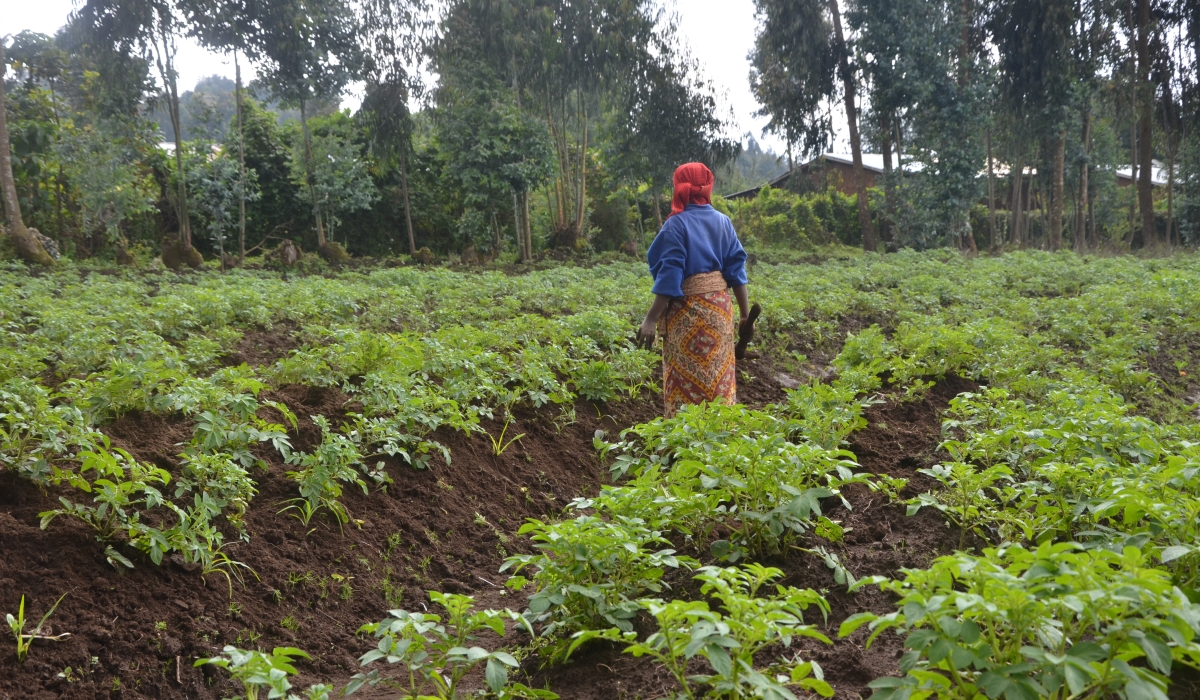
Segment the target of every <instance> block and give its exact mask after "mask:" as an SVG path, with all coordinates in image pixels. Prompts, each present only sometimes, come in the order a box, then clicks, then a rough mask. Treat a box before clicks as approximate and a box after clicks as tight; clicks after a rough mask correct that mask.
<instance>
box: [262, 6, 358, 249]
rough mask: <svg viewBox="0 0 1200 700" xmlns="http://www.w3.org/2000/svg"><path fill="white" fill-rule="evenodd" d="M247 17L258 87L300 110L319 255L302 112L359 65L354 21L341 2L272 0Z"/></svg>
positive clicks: (336, 90)
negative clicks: (250, 20) (252, 30)
mask: <svg viewBox="0 0 1200 700" xmlns="http://www.w3.org/2000/svg"><path fill="white" fill-rule="evenodd" d="M253 12H254V17H253V19H252V22H253V26H254V27H255V28H256V29H255V31H254V33H253V34H252V36H251V41H250V43H249V47H250V53H251V55H252V56H254V57H255V60H256V62H257V63H258V65H259V68H260V77H259V80H258V82H259V85H260V86H261V87H262V88H264V89H265V90H266V91H267V92H269V93H270V94H271V95H272V96H273V97H274V98H276V99H277V100H279V101H280V102H281V103H283V104H288V105H295V106H298V107H299V108H300V128H301V131H302V132H303V139H304V141H303V150H302V152H301V153H300V154H299V162H300V165H301V167H302V168H303V171H304V174H305V181H304V187H305V188H307V190H308V193H309V200H310V204H311V205H312V210H313V218H314V220H315V222H316V228H317V245H318V249H320V250H322V251H323V252H324V249H325V244H326V237H325V221H324V212H323V211H322V208H321V202H322V197H321V194H320V193H319V192H318V191H317V183H316V167H317V165H316V161H315V160H314V157H315V153H314V151H313V143H312V134H311V133H310V130H309V125H308V111H307V110H308V106H309V105H311V104H312V103H313V102H314V101H317V100H327V99H333V98H336V97H337V96H339V95H341V92H342V90H343V89H344V88H345V86H346V84H347V83H348V82H349V81H350V80H351V79H352V78H354V77H355V75H356V71H357V70H358V68H359V67H361V66H362V62H363V57H362V48H361V45H360V43H359V36H358V34H357V31H356V29H355V27H356V18H355V16H354V12H353V11H352V8H351V7H350V5H349V4H348V3H347V2H345V0H278V1H272V2H264V3H261V4H256V5H255V6H254V8H253Z"/></svg>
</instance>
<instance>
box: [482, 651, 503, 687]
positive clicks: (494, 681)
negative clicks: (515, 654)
mask: <svg viewBox="0 0 1200 700" xmlns="http://www.w3.org/2000/svg"><path fill="white" fill-rule="evenodd" d="M484 678H485V679H486V680H487V684H488V687H489V688H491V689H492V692H493V693H499V692H500V691H501V690H504V686H505V685H507V684H508V669H507V668H505V665H504V664H503V663H501V662H500V660H499V659H496V658H494V657H493V658H490V659H488V661H487V669H486V670H485V671H484Z"/></svg>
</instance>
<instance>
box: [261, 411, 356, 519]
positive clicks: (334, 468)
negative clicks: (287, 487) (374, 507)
mask: <svg viewBox="0 0 1200 700" xmlns="http://www.w3.org/2000/svg"><path fill="white" fill-rule="evenodd" d="M312 421H313V424H314V425H316V426H317V428H319V429H320V430H321V444H320V445H319V446H318V447H317V449H316V450H315V451H314V452H312V453H306V452H293V453H292V454H291V455H289V456H288V458H287V462H288V464H290V465H292V466H294V467H296V469H295V470H293V471H289V472H288V473H287V476H288V478H289V479H291V480H292V481H295V482H296V483H297V484H298V485H299V487H300V498H296V499H293V500H291V501H288V503H289V505H288V506H287V507H285V508H284V509H283V510H281V511H280V512H281V513H283V512H286V511H295V512H294V513H293V515H295V516H296V517H297V518H299V519H300V522H302V523H304V526H305V527H308V524H309V522H310V521H311V520H312V517H313V516H314V515H315V514H316V513H317V512H318V511H320V510H322V509H325V510H328V511H329V512H330V513H331V514H333V516H334V517H335V518H336V519H337V521H338V525H339V526H341V525H345V524H346V523H348V522H350V511H348V510H346V506H345V505H343V504H342V503H341V502H340V501H339V500H338V499H339V498H341V495H342V485H341V483H339V482H346V483H351V484H356V485H358V486H359V487H360V488H361V489H362V490H363V494H366V493H367V484H366V482H365V481H363V480H362V478H361V477H360V475H359V472H358V470H356V469H355V467H356V466H358V465H360V464H361V463H362V455H361V454H359V452H358V448H357V447H356V446H355V445H354V442H353V441H352V440H350V439H349V438H347V437H346V436H344V435H341V434H340V433H337V432H334V431H333V430H332V429H331V428H330V425H329V421H328V420H326V419H325V417H324V416H313V417H312Z"/></svg>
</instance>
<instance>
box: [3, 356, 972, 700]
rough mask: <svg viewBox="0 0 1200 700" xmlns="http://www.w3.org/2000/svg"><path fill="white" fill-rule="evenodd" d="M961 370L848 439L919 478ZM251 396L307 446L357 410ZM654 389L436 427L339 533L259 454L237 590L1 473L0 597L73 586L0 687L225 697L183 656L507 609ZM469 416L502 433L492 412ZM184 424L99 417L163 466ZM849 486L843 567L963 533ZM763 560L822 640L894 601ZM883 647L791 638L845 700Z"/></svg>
mask: <svg viewBox="0 0 1200 700" xmlns="http://www.w3.org/2000/svg"><path fill="white" fill-rule="evenodd" d="M268 352H270V351H268ZM745 369H746V371H748V372H749V374H750V375H751V376H753V378H752V379H750V380H749V381H748V382H746V384H745V385H744V390H743V394H744V398H745V399H746V400H747V402H748V403H749V404H751V405H757V406H761V405H762V404H763V403H767V402H768V401H769V400H778V398H781V397H782V390H781V389H780V387H779V386H777V385H773V384H775V382H773V381H772V380H771V379H770V377H771V372H770V371H768V370H769V369H770V368H769V367H768V366H767V365H765V364H756V363H755V362H751V363H747V365H746V367H745ZM970 386H971V385H969V383H966V382H960V381H958V380H947V381H943V382H942V383H940V384H939V385H938V386H937V387H935V389H934V390H933V391H931V392H930V394H929V395H928V396H927V397H926V398H925V399H923V400H922V401H920V402H915V403H909V404H887V405H883V406H877V407H874V408H872V409H871V410H870V411H869V412H868V418H869V419H870V422H871V426H870V427H869V428H867V429H866V430H864V431H862V432H861V433H859V434H858V435H856V436H854V437H853V440H852V444H851V449H854V450H855V451H856V453H857V454H858V456H859V458H860V461H861V462H862V464H863V466H864V467H866V468H868V469H869V470H871V471H878V472H882V473H889V474H892V475H894V476H905V477H911V476H913V472H914V470H915V469H916V468H918V467H920V466H924V465H926V464H929V463H931V462H932V460H933V459H935V457H934V450H935V448H936V445H937V443H938V441H939V440H940V428H939V420H938V416H939V414H940V412H941V411H942V410H943V409H944V407H945V403H946V401H947V400H948V399H949V398H950V397H952V396H953V395H954V394H956V393H957V392H958V391H961V390H965V389H968V388H970ZM264 398H271V399H274V400H277V401H281V402H283V403H285V404H287V405H288V407H289V408H290V409H291V410H292V411H294V412H295V414H296V415H297V416H298V417H300V419H301V424H300V427H299V429H298V430H297V431H295V432H294V433H293V442H294V444H295V445H296V446H297V447H299V448H302V449H308V448H311V447H312V446H313V445H314V444H315V443H316V442H317V440H319V431H318V430H317V429H316V427H315V426H314V425H312V423H311V421H310V420H309V419H308V418H307V416H310V415H315V414H322V415H325V416H327V417H328V418H330V420H331V422H333V423H334V424H335V425H336V424H337V420H338V418H339V417H340V416H342V415H344V413H345V412H346V411H347V410H353V409H354V408H355V406H354V405H353V404H352V403H351V404H349V405H348V401H349V400H350V399H349V397H347V396H346V395H344V394H341V393H340V392H338V391H335V390H330V389H318V388H311V387H303V386H289V387H284V388H282V389H280V390H277V391H274V392H270V393H269V395H267V396H265V397H264ZM658 402H659V397H658V396H657V395H650V396H643V397H641V398H640V399H637V400H630V401H624V402H621V403H616V404H611V405H608V406H604V407H600V408H599V409H598V408H597V407H595V406H593V405H591V404H587V403H584V402H580V404H579V405H577V406H576V416H577V420H576V422H575V423H573V424H570V425H566V426H565V427H563V428H562V429H561V431H560V430H559V429H558V428H557V427H556V426H555V424H554V422H553V421H552V420H551V418H552V416H550V415H549V414H547V413H545V412H543V413H541V414H539V413H537V412H533V411H529V412H526V413H524V414H520V415H518V416H517V420H516V421H515V422H514V424H513V425H512V426H510V427H509V433H508V434H509V436H513V435H517V434H521V433H524V434H525V436H524V437H522V438H521V439H520V440H519V441H517V442H516V443H514V444H513V445H512V446H511V447H509V448H508V449H507V450H506V451H505V452H504V453H503V454H502V455H495V454H493V450H492V446H491V443H490V442H489V441H488V439H487V438H486V437H485V436H481V435H474V436H465V435H462V434H458V433H445V432H440V433H438V434H436V435H435V439H437V440H439V441H441V442H442V443H443V444H444V445H446V446H447V447H449V448H450V450H451V454H452V461H451V463H450V464H444V463H442V462H441V460H440V459H439V460H437V461H435V463H434V464H433V465H432V467H431V468H430V469H428V470H425V471H418V470H413V469H412V468H410V467H408V466H407V465H405V464H402V463H400V462H398V461H397V462H394V463H389V465H388V471H389V474H390V475H391V476H392V477H393V478H394V479H395V484H394V485H392V486H390V487H389V488H388V489H387V491H386V492H375V491H373V492H372V493H371V494H370V495H369V496H368V495H363V494H362V492H361V491H358V490H357V489H348V490H347V491H346V494H345V498H344V501H345V504H346V506H347V507H348V509H349V511H350V513H351V514H352V516H353V517H354V518H357V519H361V520H362V525H361V527H355V526H354V525H353V524H351V525H348V526H346V528H345V529H344V531H339V528H338V527H337V525H336V523H335V522H333V521H332V520H330V519H329V518H324V517H318V518H317V519H314V521H313V522H312V524H311V526H310V527H311V528H312V529H311V531H310V532H307V533H306V528H305V527H304V526H303V525H302V524H301V523H300V521H299V520H297V519H295V518H292V517H289V516H288V515H287V514H282V515H281V514H279V513H278V511H279V509H280V505H279V504H280V502H281V501H284V500H286V499H288V498H292V497H294V496H295V493H296V492H295V485H294V484H293V482H291V481H290V480H288V479H287V478H286V476H285V475H284V471H285V468H284V466H283V465H282V464H281V463H280V462H279V460H278V458H277V457H274V456H271V455H269V454H268V453H267V452H265V451H264V452H263V453H262V456H264V457H265V458H269V461H270V462H271V466H270V469H269V470H267V471H260V470H256V471H255V474H254V475H255V478H256V480H257V483H258V488H259V494H258V496H257V497H256V499H255V500H254V501H253V503H252V504H251V508H250V510H249V512H248V513H247V516H246V524H247V531H248V532H249V534H250V538H249V541H248V542H244V543H243V542H238V543H236V544H235V545H231V552H232V556H233V557H234V558H236V559H237V560H239V561H242V562H245V563H246V564H247V565H249V566H250V567H252V568H253V570H254V572H255V574H256V576H255V575H247V576H246V577H245V579H246V580H245V585H241V584H239V583H237V582H236V581H235V582H234V584H233V595H232V597H230V594H229V587H228V585H227V583H226V581H225V580H224V579H223V578H221V577H219V576H209V577H208V580H207V582H205V581H203V580H202V579H201V578H200V576H199V574H198V573H197V572H195V571H188V570H186V569H185V568H184V567H183V566H181V565H180V564H178V563H174V562H164V564H163V565H162V566H154V565H153V564H152V563H150V562H149V561H146V560H143V559H135V563H136V568H134V569H132V570H124V571H118V570H117V569H115V568H113V567H112V566H110V565H109V564H108V563H107V562H106V561H105V557H104V554H103V552H104V545H102V544H101V543H99V542H96V541H95V539H94V538H93V536H92V533H91V532H90V531H89V530H88V529H87V528H86V526H84V525H83V524H82V523H80V522H78V521H74V520H69V519H67V518H59V519H57V520H55V521H54V522H53V523H52V524H51V525H50V526H49V528H48V529H47V530H45V531H43V530H40V529H39V527H38V520H39V518H38V513H39V512H41V511H44V510H48V509H51V508H53V507H55V505H56V496H57V494H54V493H43V492H41V491H39V490H38V489H37V488H36V487H34V486H33V485H32V484H30V483H29V482H27V481H25V480H22V479H18V478H16V477H15V476H14V475H12V474H8V473H2V472H0V613H3V612H14V613H15V612H16V609H17V605H18V601H19V600H20V597H21V596H22V595H25V596H26V598H27V617H32V618H33V619H34V621H36V619H37V618H39V617H40V616H41V615H42V613H43V612H44V611H45V610H46V609H47V607H48V606H49V605H51V604H52V603H53V601H54V600H55V599H56V598H57V597H58V596H59V595H61V594H63V593H68V595H67V597H66V599H65V600H63V602H62V605H61V606H60V607H59V609H58V611H57V612H56V613H55V615H54V616H53V617H52V618H51V620H50V626H51V628H52V631H53V633H55V634H57V633H61V632H69V633H71V635H72V636H71V638H70V639H69V640H67V641H64V642H61V643H57V644H54V643H49V642H40V643H37V644H36V645H35V647H34V649H33V651H32V653H31V655H30V657H29V659H28V660H27V661H26V662H25V663H24V664H20V665H18V664H17V663H16V661H15V658H14V656H13V654H12V653H11V651H7V652H5V651H0V699H2V700H9V699H13V700H15V699H16V698H53V697H65V698H95V697H161V698H184V697H186V698H193V699H194V698H202V699H208V698H213V699H215V698H221V697H229V696H231V695H235V694H237V693H239V692H240V688H239V687H238V686H237V685H236V684H234V683H232V682H231V681H229V680H228V677H227V674H225V672H223V671H219V670H215V669H211V668H208V667H206V668H205V669H204V670H200V669H195V668H193V667H192V661H193V660H194V659H196V658H199V657H203V656H209V655H212V654H213V653H215V652H216V651H218V650H219V649H220V648H221V647H222V646H223V645H225V644H237V645H240V646H243V647H259V648H264V649H269V648H271V647H272V646H276V645H289V646H299V647H301V648H303V649H305V650H306V651H308V652H309V653H310V654H312V656H313V661H312V662H305V663H303V664H302V665H301V668H302V671H303V675H302V678H301V679H300V681H299V683H298V685H299V684H300V683H305V684H306V683H309V682H316V681H317V680H320V679H324V680H339V681H345V680H348V679H349V677H350V676H351V675H353V674H354V673H356V672H357V671H358V664H357V661H356V658H357V657H358V656H359V655H360V654H362V653H363V652H364V651H365V650H367V648H369V646H370V645H369V642H366V641H364V640H362V639H359V638H357V637H356V636H355V630H357V628H358V627H359V625H361V624H363V623H364V622H368V621H374V620H377V619H379V618H381V617H382V615H383V614H384V611H386V610H387V609H390V608H396V607H403V608H407V609H417V610H420V609H422V605H423V604H426V603H427V602H428V598H427V595H426V593H425V591H427V590H432V589H437V590H442V591H448V592H457V593H470V594H473V595H475V596H476V597H477V600H478V603H479V605H480V606H481V607H491V608H499V607H511V608H514V609H520V608H522V607H523V606H524V598H523V597H518V596H512V595H506V592H505V591H504V589H503V588H502V584H503V581H501V580H500V579H501V578H503V577H502V576H499V575H497V573H496V572H497V569H498V568H499V566H500V563H501V561H502V560H503V559H504V557H505V556H507V555H508V554H512V553H515V552H520V551H529V547H528V544H527V542H526V541H525V538H523V537H518V536H517V535H516V530H517V528H519V527H520V525H521V524H522V523H523V522H524V520H525V519H526V518H530V517H536V518H546V517H554V516H556V515H557V514H558V513H559V512H560V511H561V510H562V508H563V506H565V505H566V504H567V503H568V502H569V501H570V500H571V499H572V498H574V497H576V496H579V495H583V494H588V493H594V492H595V491H596V489H597V488H598V486H599V484H601V483H602V482H604V481H606V468H605V466H606V465H604V464H602V463H601V462H600V461H599V460H598V459H597V457H596V455H595V452H594V450H593V448H592V438H593V435H594V433H595V431H596V430H598V429H602V430H605V431H609V432H610V433H611V432H613V431H616V430H619V429H621V428H624V427H627V426H629V425H633V424H636V423H639V422H643V421H646V420H648V419H650V418H652V417H654V416H656V415H657V414H658V412H659V405H658ZM483 427H484V428H485V429H487V430H488V431H489V432H490V433H491V434H493V435H498V433H499V430H500V427H501V426H499V425H495V424H491V423H485V425H484V426H483ZM191 430H192V426H191V425H190V424H189V423H188V422H187V421H184V420H181V419H178V418H164V417H162V416H156V415H151V414H141V413H133V414H130V415H127V416H125V417H123V418H122V419H121V420H119V421H116V422H114V423H113V424H111V425H109V426H108V427H107V428H106V429H105V432H106V433H107V434H108V435H110V437H111V438H112V439H113V442H114V445H116V446H120V447H123V448H125V449H127V450H129V451H130V452H131V453H133V454H134V455H135V456H136V457H138V458H139V459H142V460H145V461H149V462H152V463H155V464H158V465H160V466H162V467H163V468H166V469H169V470H171V469H174V468H175V465H176V455H177V454H178V452H179V447H178V444H179V443H181V442H184V441H186V440H187V439H188V438H189V437H190V435H191ZM922 487H923V486H922V485H917V486H916V488H922ZM847 495H848V498H849V500H850V501H851V503H852V504H853V510H852V511H849V512H847V511H845V510H843V509H841V508H840V507H838V509H836V510H835V511H834V512H833V515H832V516H831V517H833V518H835V519H838V520H841V521H842V522H843V524H844V525H846V526H849V527H850V528H852V529H851V530H850V531H849V532H848V534H847V539H846V542H845V545H844V546H843V547H841V548H840V549H838V550H837V551H838V554H839V556H840V557H841V558H842V560H843V561H844V562H845V563H846V565H847V566H848V567H849V569H850V570H851V571H852V572H853V573H854V574H855V575H857V576H864V575H868V574H873V573H882V574H890V573H894V572H895V570H896V569H897V568H898V567H901V566H919V565H921V564H922V563H924V562H928V561H929V559H930V558H932V557H933V556H934V555H936V553H938V552H939V551H945V550H946V548H947V547H948V546H952V544H951V543H956V541H957V537H956V533H951V532H948V531H947V530H946V528H945V527H944V526H943V524H942V522H941V521H940V520H939V519H938V518H937V517H936V516H935V515H932V514H929V513H923V514H921V515H920V516H919V517H916V518H906V517H905V516H904V512H903V509H902V508H900V507H897V506H891V505H885V504H884V503H883V502H882V499H881V497H880V496H878V495H876V494H872V493H870V492H869V491H867V490H866V489H860V490H853V489H852V490H851V491H850V493H848V494H847ZM126 551H127V550H126ZM769 563H771V564H773V565H776V566H780V567H781V568H783V569H784V570H785V571H786V572H787V580H786V583H788V584H792V585H800V586H811V587H813V588H817V589H827V590H828V596H829V598H830V602H831V603H832V605H833V608H834V610H833V614H832V615H831V617H830V620H829V623H828V625H827V626H828V629H829V634H830V636H835V635H834V633H835V632H836V629H837V624H838V623H840V621H841V620H842V619H844V617H846V616H847V615H849V614H851V613H853V612H856V611H858V610H860V609H864V608H865V609H871V610H876V611H879V612H885V611H887V610H889V609H890V608H889V606H890V604H891V601H890V600H889V599H888V598H887V597H886V596H884V595H883V594H880V593H878V592H874V593H871V592H863V593H859V594H857V595H856V596H849V595H846V594H845V593H843V592H840V591H839V590H838V589H839V587H837V586H835V585H834V584H833V580H832V576H831V574H830V572H829V570H828V569H827V568H825V566H824V564H823V563H822V562H821V561H820V560H818V559H816V558H814V557H813V556H812V555H808V554H803V553H796V554H795V555H794V556H788V557H786V558H784V559H782V560H781V561H778V562H769ZM822 624H824V623H822ZM43 632H46V630H43ZM860 634H861V633H860ZM6 648H8V649H10V650H11V647H6ZM897 649H898V643H891V642H888V643H884V642H882V641H881V643H880V644H878V645H876V646H874V647H872V649H871V650H870V651H868V652H864V651H863V650H862V649H861V640H859V639H857V636H856V637H855V638H854V639H852V640H850V641H847V642H839V643H838V644H837V645H836V646H834V647H832V648H820V649H818V648H817V647H816V646H813V647H805V652H806V654H811V655H812V656H813V657H814V658H816V659H818V660H819V661H820V662H821V663H822V665H823V666H824V667H825V669H826V674H827V678H829V679H830V680H831V682H833V683H834V685H835V686H836V687H838V689H839V694H840V695H841V696H843V697H854V696H855V693H862V694H863V695H864V696H866V695H867V694H868V693H867V691H866V690H865V688H864V686H865V684H866V683H867V682H868V681H870V680H871V679H872V678H874V677H876V676H878V675H880V674H882V673H888V672H893V671H894V670H895V659H894V655H895V653H896V650H897ZM68 668H69V669H70V670H69V671H68V670H67V669H68ZM528 670H529V671H530V672H532V677H531V678H530V681H531V682H532V683H533V684H535V685H536V686H537V687H541V686H543V685H545V684H548V685H549V687H550V688H551V689H552V690H554V691H556V692H558V693H559V694H560V695H561V696H562V697H564V698H597V699H599V698H619V697H628V698H636V697H657V696H658V695H659V694H660V693H661V692H662V691H663V690H664V689H666V688H669V687H670V679H669V677H668V676H667V675H666V674H665V673H664V672H662V671H661V670H660V669H657V668H655V667H653V666H652V665H650V664H648V663H646V662H645V661H644V660H635V659H632V658H630V657H628V655H624V654H621V653H620V652H618V651H616V650H612V649H604V648H602V647H597V648H593V649H586V650H584V652H583V654H582V655H581V656H580V657H579V658H578V659H576V660H575V661H574V662H572V663H571V664H569V665H567V666H562V667H557V668H553V669H548V670H543V671H537V669H536V668H534V667H531V668H529V669H528Z"/></svg>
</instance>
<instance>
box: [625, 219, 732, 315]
mask: <svg viewBox="0 0 1200 700" xmlns="http://www.w3.org/2000/svg"><path fill="white" fill-rule="evenodd" d="M646 261H647V262H648V263H649V264H650V274H651V275H652V276H653V277H654V289H653V291H654V293H655V294H666V295H668V296H672V297H681V296H683V281H684V280H685V279H687V278H688V277H691V276H692V275H698V274H700V273H702V272H720V273H721V274H722V275H723V276H724V277H725V281H726V282H728V283H729V286H730V287H736V286H738V285H739V284H746V283H747V282H748V280H747V279H746V251H745V250H744V249H743V248H742V243H741V241H739V240H738V237H737V233H736V232H735V231H734V230H733V222H731V221H730V220H729V217H728V216H725V215H724V214H722V213H721V212H719V211H717V210H716V209H713V208H712V206H711V205H708V204H689V205H687V208H686V209H684V210H683V211H682V212H680V213H679V214H676V215H675V216H672V217H671V218H669V219H667V222H666V223H665V224H663V227H662V230H661V231H659V233H658V237H657V238H655V239H654V243H653V244H651V245H650V250H648V251H646Z"/></svg>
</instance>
